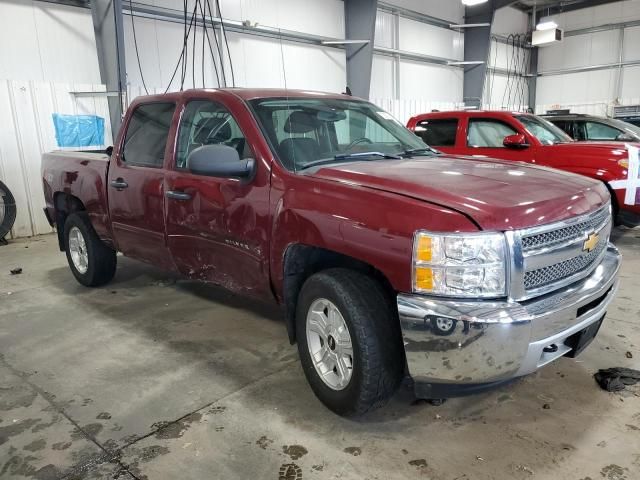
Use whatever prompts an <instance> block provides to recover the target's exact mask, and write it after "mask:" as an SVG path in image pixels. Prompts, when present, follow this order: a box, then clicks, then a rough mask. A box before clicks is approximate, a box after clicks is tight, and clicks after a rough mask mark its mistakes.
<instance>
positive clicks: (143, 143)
mask: <svg viewBox="0 0 640 480" xmlns="http://www.w3.org/2000/svg"><path fill="white" fill-rule="evenodd" d="M174 111H175V104H173V103H148V104H144V105H140V106H138V107H136V109H135V110H134V111H133V113H132V114H131V119H130V120H129V124H128V126H127V133H126V136H125V139H124V148H123V149H122V161H123V162H124V163H125V164H127V165H137V166H143V167H155V168H161V167H162V164H163V162H164V151H165V148H166V146H167V138H168V137H169V129H170V128H171V119H172V118H173V112H174Z"/></svg>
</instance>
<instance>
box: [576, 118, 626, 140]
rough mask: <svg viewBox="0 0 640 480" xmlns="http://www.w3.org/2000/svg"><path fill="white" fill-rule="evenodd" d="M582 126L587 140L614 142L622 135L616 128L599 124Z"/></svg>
mask: <svg viewBox="0 0 640 480" xmlns="http://www.w3.org/2000/svg"><path fill="white" fill-rule="evenodd" d="M584 124H585V128H586V131H587V140H615V139H616V138H618V136H619V135H620V134H622V133H623V132H621V131H620V130H618V129H617V128H614V127H610V126H609V125H605V124H604V123H600V122H584Z"/></svg>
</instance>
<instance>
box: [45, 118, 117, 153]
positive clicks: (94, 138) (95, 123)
mask: <svg viewBox="0 0 640 480" xmlns="http://www.w3.org/2000/svg"><path fill="white" fill-rule="evenodd" d="M52 117H53V125H54V127H55V129H56V141H57V142H58V146H59V147H97V146H101V145H104V118H102V117H98V116H97V115H62V114H60V113H54V114H53V115H52Z"/></svg>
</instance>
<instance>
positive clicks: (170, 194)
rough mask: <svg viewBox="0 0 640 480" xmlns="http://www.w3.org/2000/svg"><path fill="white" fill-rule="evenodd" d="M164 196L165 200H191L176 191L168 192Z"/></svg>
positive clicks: (186, 194) (187, 195)
mask: <svg viewBox="0 0 640 480" xmlns="http://www.w3.org/2000/svg"><path fill="white" fill-rule="evenodd" d="M165 195H166V196H167V198H173V199H174V200H191V195H189V194H188V193H184V192H180V191H178V190H168V191H167V192H166V193H165Z"/></svg>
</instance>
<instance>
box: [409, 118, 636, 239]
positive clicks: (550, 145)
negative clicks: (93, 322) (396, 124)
mask: <svg viewBox="0 0 640 480" xmlns="http://www.w3.org/2000/svg"><path fill="white" fill-rule="evenodd" d="M407 127H408V128H409V129H410V130H412V131H413V132H415V134H416V135H418V136H419V137H420V138H422V140H423V141H424V142H425V143H427V144H428V145H431V146H432V147H435V148H437V149H438V150H441V151H443V152H446V153H451V154H455V155H470V156H474V157H480V158H484V157H491V158H500V159H503V160H517V161H521V162H528V163H534V164H536V165H543V166H547V167H553V168H558V169H560V170H565V171H567V172H573V173H578V174H580V175H586V176H587V177H591V178H593V179H596V180H599V181H601V182H603V183H604V184H605V185H606V186H607V188H608V189H609V192H610V193H611V197H612V199H613V213H614V216H615V217H616V219H617V221H618V222H619V223H622V224H624V225H627V226H635V225H638V224H640V189H638V191H637V193H636V195H637V196H636V201H635V204H634V205H626V204H625V202H624V199H625V192H626V186H627V184H628V178H627V177H628V171H627V168H628V166H629V160H628V151H627V150H626V148H625V146H624V144H620V143H619V142H575V141H574V140H573V139H572V138H571V137H569V136H568V135H567V134H566V133H565V132H563V131H562V130H561V129H560V128H558V127H556V126H555V125H553V124H552V123H551V122H549V121H547V120H545V119H543V118H541V117H538V116H535V115H531V114H526V113H517V112H506V111H477V110H473V111H452V112H432V113H424V114H420V115H416V116H414V117H412V118H411V119H410V120H409V122H408V123H407ZM634 145H636V146H640V144H634Z"/></svg>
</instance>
